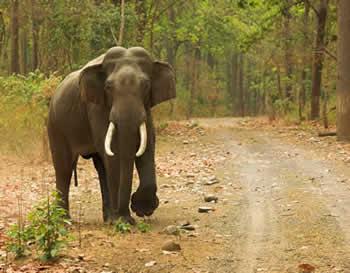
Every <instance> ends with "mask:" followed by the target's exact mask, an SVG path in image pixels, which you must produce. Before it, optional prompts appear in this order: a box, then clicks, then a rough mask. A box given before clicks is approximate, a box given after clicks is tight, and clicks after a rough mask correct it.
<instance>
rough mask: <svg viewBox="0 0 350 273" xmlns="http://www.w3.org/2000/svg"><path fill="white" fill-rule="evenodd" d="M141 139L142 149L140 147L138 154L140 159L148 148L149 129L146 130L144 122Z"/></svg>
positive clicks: (141, 128) (141, 126)
mask: <svg viewBox="0 0 350 273" xmlns="http://www.w3.org/2000/svg"><path fill="white" fill-rule="evenodd" d="M140 138H141V140H140V147H139V150H138V151H137V153H136V156H137V157H140V156H141V155H143V153H144V152H145V150H146V147H147V129H146V123H145V122H143V123H142V124H141V125H140Z"/></svg>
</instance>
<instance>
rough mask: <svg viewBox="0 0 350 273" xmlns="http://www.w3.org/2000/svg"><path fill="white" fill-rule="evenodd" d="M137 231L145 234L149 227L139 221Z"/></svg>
mask: <svg viewBox="0 0 350 273" xmlns="http://www.w3.org/2000/svg"><path fill="white" fill-rule="evenodd" d="M137 229H138V230H139V231H140V232H142V233H147V232H149V231H150V230H151V225H150V224H148V223H146V222H145V221H141V222H139V223H138V224H137Z"/></svg>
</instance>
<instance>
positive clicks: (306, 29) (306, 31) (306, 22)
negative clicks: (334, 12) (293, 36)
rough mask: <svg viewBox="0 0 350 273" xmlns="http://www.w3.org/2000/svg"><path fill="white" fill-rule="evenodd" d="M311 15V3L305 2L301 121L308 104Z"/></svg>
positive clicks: (300, 98) (300, 95)
mask: <svg viewBox="0 0 350 273" xmlns="http://www.w3.org/2000/svg"><path fill="white" fill-rule="evenodd" d="M309 13H310V3H309V1H305V2H304V16H303V48H304V52H302V66H303V67H302V69H301V79H300V80H301V85H300V93H299V120H303V119H304V116H303V115H304V108H305V103H306V79H307V78H306V77H307V70H308V62H307V60H308V57H307V54H308V53H309V52H308V51H306V49H307V47H308V43H309Z"/></svg>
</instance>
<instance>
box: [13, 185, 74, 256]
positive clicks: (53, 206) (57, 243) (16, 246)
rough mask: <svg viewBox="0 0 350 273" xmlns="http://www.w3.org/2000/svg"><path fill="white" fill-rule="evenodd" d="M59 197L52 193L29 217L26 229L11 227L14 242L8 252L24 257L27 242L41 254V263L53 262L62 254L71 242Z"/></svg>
mask: <svg viewBox="0 0 350 273" xmlns="http://www.w3.org/2000/svg"><path fill="white" fill-rule="evenodd" d="M60 201H61V200H60V197H59V194H58V193H56V192H53V193H52V194H51V195H48V196H47V198H46V199H45V200H43V201H41V202H39V203H38V205H36V206H35V207H34V208H33V210H32V211H31V212H30V213H29V215H28V223H27V224H26V225H24V224H23V225H19V224H15V225H13V226H11V227H10V229H9V231H8V236H9V237H10V238H11V240H10V242H9V244H8V250H9V251H11V252H13V253H15V255H16V257H21V256H24V255H25V252H26V250H27V249H28V247H27V246H28V242H30V241H32V242H33V246H34V247H35V248H36V249H37V250H38V251H39V253H40V254H41V256H40V258H41V259H42V260H51V259H54V258H56V257H57V255H58V253H59V251H60V250H61V249H62V248H63V247H64V246H65V245H66V244H67V242H68V239H69V234H68V229H67V225H70V224H71V223H70V221H69V220H68V219H67V214H66V211H65V210H64V209H63V208H61V207H60V206H59V203H60Z"/></svg>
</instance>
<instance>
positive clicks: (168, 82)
mask: <svg viewBox="0 0 350 273" xmlns="http://www.w3.org/2000/svg"><path fill="white" fill-rule="evenodd" d="M175 97H176V87H175V73H174V70H173V68H172V67H171V66H170V65H169V64H168V63H165V62H159V61H155V62H154V63H153V71H152V91H151V107H153V106H155V105H157V104H159V103H161V102H163V101H166V100H170V99H173V98H175Z"/></svg>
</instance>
